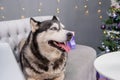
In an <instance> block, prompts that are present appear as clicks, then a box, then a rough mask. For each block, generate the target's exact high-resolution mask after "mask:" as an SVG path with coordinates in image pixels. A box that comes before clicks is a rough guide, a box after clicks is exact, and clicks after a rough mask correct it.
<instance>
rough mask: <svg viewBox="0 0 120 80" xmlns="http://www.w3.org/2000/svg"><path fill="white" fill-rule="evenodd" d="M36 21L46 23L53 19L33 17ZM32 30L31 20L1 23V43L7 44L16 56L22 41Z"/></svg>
mask: <svg viewBox="0 0 120 80" xmlns="http://www.w3.org/2000/svg"><path fill="white" fill-rule="evenodd" d="M33 18H34V19H35V20H38V21H44V20H49V19H52V16H38V17H33ZM30 30H31V27H30V18H26V19H19V20H11V21H1V22H0V42H7V43H8V44H9V45H10V47H11V49H12V51H13V52H14V53H15V56H16V57H17V55H18V51H17V50H18V49H17V46H18V44H19V42H20V41H21V39H23V38H25V37H27V36H28V34H29V32H30Z"/></svg>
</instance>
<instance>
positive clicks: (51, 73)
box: [20, 16, 73, 80]
mask: <svg viewBox="0 0 120 80" xmlns="http://www.w3.org/2000/svg"><path fill="white" fill-rule="evenodd" d="M30 25H31V32H30V34H29V36H28V38H27V39H26V40H24V41H22V43H21V45H20V50H21V51H20V63H21V68H22V70H23V73H24V74H25V77H26V79H27V80H64V71H65V66H66V60H67V53H66V52H68V50H69V48H68V46H67V45H66V42H67V41H69V40H70V39H71V37H72V36H73V34H72V33H71V31H68V30H64V25H63V24H62V23H61V22H60V21H59V20H58V19H57V18H56V16H53V18H52V19H51V20H46V21H43V22H39V21H36V20H34V19H33V18H30Z"/></svg>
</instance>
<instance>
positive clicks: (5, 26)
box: [0, 16, 96, 80]
mask: <svg viewBox="0 0 120 80" xmlns="http://www.w3.org/2000/svg"><path fill="white" fill-rule="evenodd" d="M34 18H35V19H36V20H39V21H44V20H48V19H51V18H52V16H38V17H34ZM30 30H31V29H30V24H29V18H26V19H20V20H11V21H1V22H0V42H1V43H2V42H6V43H8V44H9V45H10V47H11V50H12V51H13V54H14V56H15V58H16V59H18V57H19V55H18V54H19V53H18V50H17V46H18V43H19V42H20V40H21V39H22V38H24V37H26V36H28V34H29V32H30ZM68 55H69V56H68V63H67V70H66V78H65V80H96V71H95V68H94V66H93V63H94V60H95V58H96V51H95V50H94V49H93V48H91V47H88V46H84V45H77V46H76V48H75V49H73V50H71V51H70V53H68ZM0 56H2V54H0ZM0 73H1V74H2V72H0Z"/></svg>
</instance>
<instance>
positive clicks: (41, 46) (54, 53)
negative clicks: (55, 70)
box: [28, 33, 62, 62]
mask: <svg viewBox="0 0 120 80" xmlns="http://www.w3.org/2000/svg"><path fill="white" fill-rule="evenodd" d="M29 36H30V37H28V39H29V45H32V47H34V49H35V50H38V51H39V53H40V54H41V55H43V56H45V57H46V58H47V59H48V60H49V61H52V62H54V61H56V60H57V59H59V58H60V56H61V54H62V52H61V51H60V50H58V49H57V48H54V47H52V46H50V45H49V44H48V42H47V41H46V42H42V41H38V44H37V46H38V49H36V47H35V43H34V42H32V41H33V40H32V39H33V34H32V33H30V35H29Z"/></svg>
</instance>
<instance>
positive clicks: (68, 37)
mask: <svg viewBox="0 0 120 80" xmlns="http://www.w3.org/2000/svg"><path fill="white" fill-rule="evenodd" d="M72 36H73V33H71V32H68V33H67V41H70V39H71V38H72Z"/></svg>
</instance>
